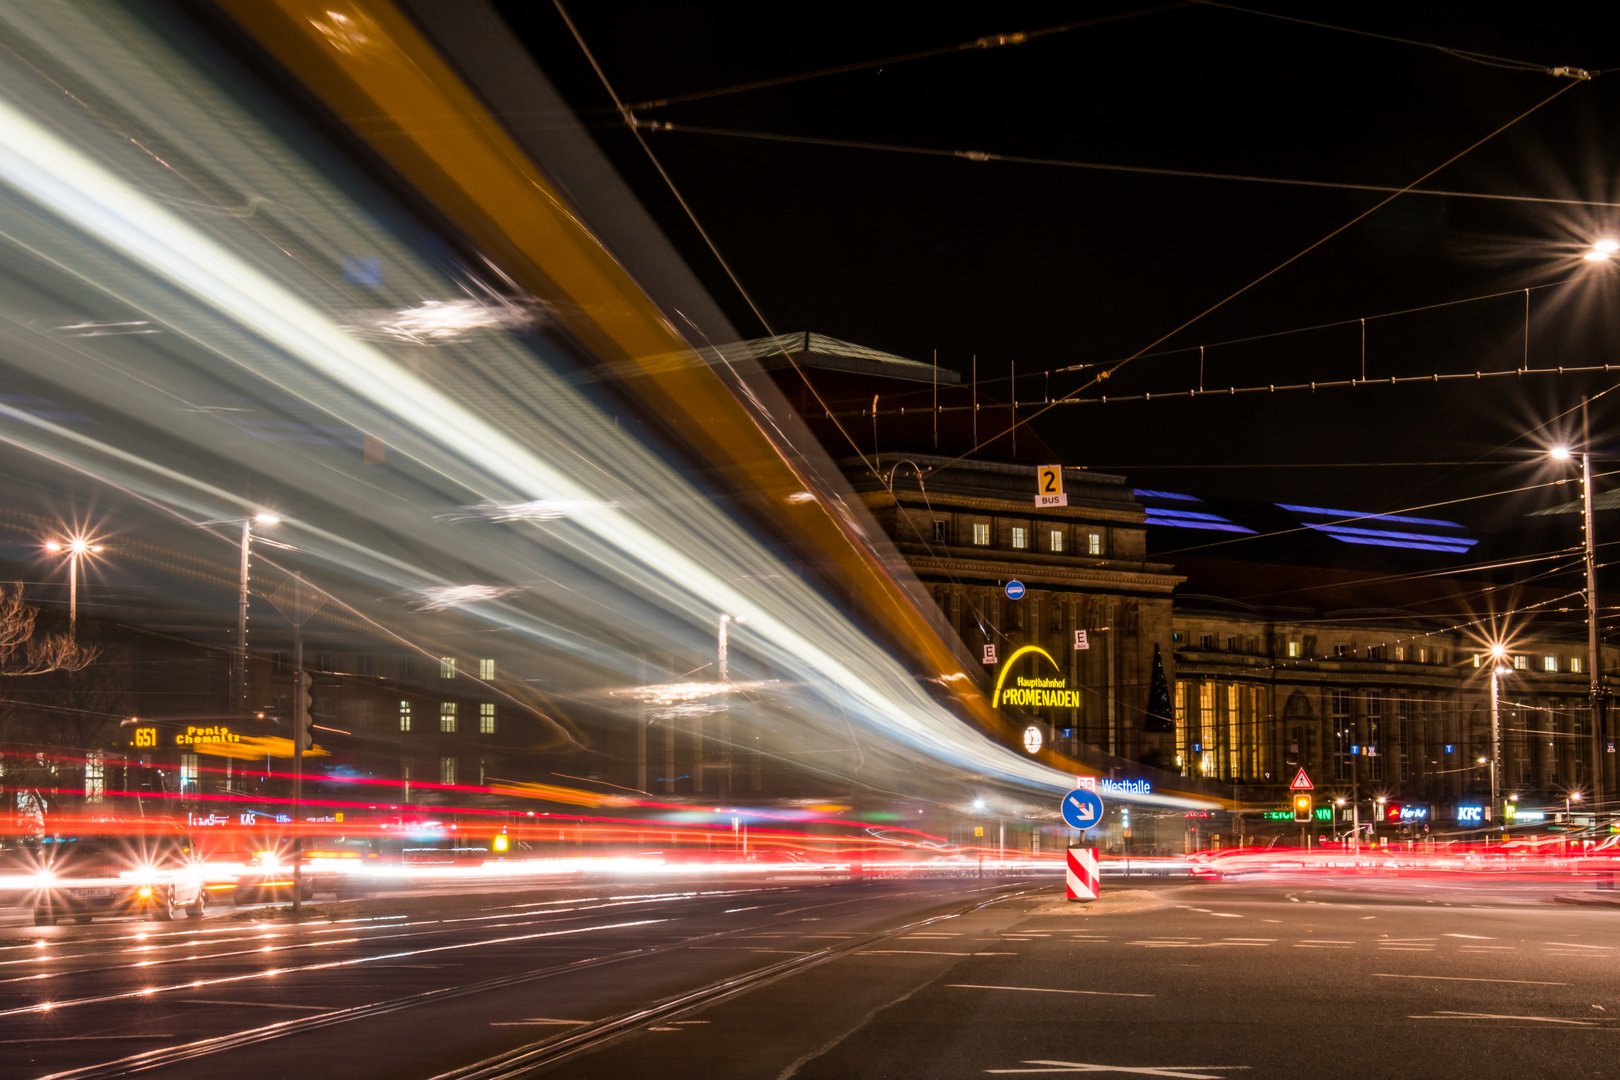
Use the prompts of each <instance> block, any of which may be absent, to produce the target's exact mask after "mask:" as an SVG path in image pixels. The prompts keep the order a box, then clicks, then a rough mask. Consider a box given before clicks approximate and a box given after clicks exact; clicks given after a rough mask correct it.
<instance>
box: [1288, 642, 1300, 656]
mask: <svg viewBox="0 0 1620 1080" xmlns="http://www.w3.org/2000/svg"><path fill="white" fill-rule="evenodd" d="M1288 655H1289V657H1291V658H1293V659H1296V660H1297V659H1299V642H1297V641H1290V642H1289V643H1288Z"/></svg>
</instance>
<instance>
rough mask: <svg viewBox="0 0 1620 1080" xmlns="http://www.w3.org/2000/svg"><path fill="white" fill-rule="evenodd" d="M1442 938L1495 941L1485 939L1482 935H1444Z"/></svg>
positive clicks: (1489, 938) (1493, 939) (1491, 938)
mask: <svg viewBox="0 0 1620 1080" xmlns="http://www.w3.org/2000/svg"><path fill="white" fill-rule="evenodd" d="M1442 936H1443V937H1460V938H1468V939H1469V940H1470V941H1495V940H1496V939H1495V938H1493V937H1485V936H1484V935H1483V934H1444V935H1442Z"/></svg>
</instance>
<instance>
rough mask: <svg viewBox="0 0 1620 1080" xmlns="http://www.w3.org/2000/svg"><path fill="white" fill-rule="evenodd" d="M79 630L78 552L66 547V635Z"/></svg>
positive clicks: (74, 634) (73, 635)
mask: <svg viewBox="0 0 1620 1080" xmlns="http://www.w3.org/2000/svg"><path fill="white" fill-rule="evenodd" d="M78 632H79V553H78V552H77V551H75V550H73V549H72V548H69V549H68V636H69V637H75V636H77V635H78Z"/></svg>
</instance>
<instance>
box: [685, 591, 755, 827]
mask: <svg viewBox="0 0 1620 1080" xmlns="http://www.w3.org/2000/svg"><path fill="white" fill-rule="evenodd" d="M743 622H744V620H743V618H742V617H741V616H738V615H728V614H725V613H723V612H722V613H721V615H720V639H719V657H718V659H719V673H720V683H721V698H720V701H721V704H720V725H719V726H720V730H719V732H718V734H719V737H720V794H721V795H722V796H727V795H730V794H731V703H730V700H729V698H728V696H727V695H726V693H725V686H724V684H725V683H727V682H729V681H730V660H729V655H728V654H729V652H730V641H729V640H728V637H727V631H728V630H730V629H731V624H732V623H736V624H737V625H738V626H741V625H742V624H743ZM697 723H702V721H701V720H699V721H697ZM700 746H701V744H700ZM698 756H699V758H701V757H702V751H701V749H700V750H699V753H698Z"/></svg>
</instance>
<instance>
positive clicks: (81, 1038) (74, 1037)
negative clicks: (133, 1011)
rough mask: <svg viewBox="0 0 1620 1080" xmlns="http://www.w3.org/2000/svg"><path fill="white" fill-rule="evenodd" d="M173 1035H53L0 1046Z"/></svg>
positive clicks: (168, 1037) (169, 1036)
mask: <svg viewBox="0 0 1620 1080" xmlns="http://www.w3.org/2000/svg"><path fill="white" fill-rule="evenodd" d="M172 1038H174V1036H173V1035H52V1036H50V1037H49V1038H44V1039H0V1046H18V1045H26V1044H28V1043H48V1042H51V1043H54V1042H83V1041H84V1040H86V1039H96V1040H98V1041H101V1042H132V1041H133V1040H135V1039H172Z"/></svg>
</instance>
